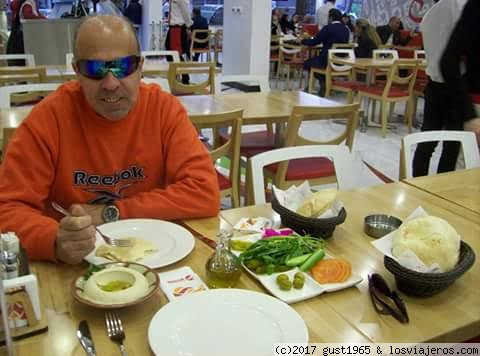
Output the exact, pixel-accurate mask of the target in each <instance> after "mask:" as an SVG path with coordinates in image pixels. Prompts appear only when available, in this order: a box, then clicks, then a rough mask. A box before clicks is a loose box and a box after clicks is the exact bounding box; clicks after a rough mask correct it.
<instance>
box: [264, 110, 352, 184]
mask: <svg viewBox="0 0 480 356" xmlns="http://www.w3.org/2000/svg"><path fill="white" fill-rule="evenodd" d="M359 108H360V104H359V103H354V104H347V105H338V106H331V107H324V106H322V107H319V106H295V107H294V108H293V110H292V114H291V115H290V118H289V119H288V125H287V131H286V134H285V140H284V144H283V147H293V146H308V145H340V144H342V143H343V142H345V145H346V146H347V148H348V149H349V150H352V147H353V139H354V135H355V129H356V127H357V121H358V109H359ZM330 119H346V120H347V121H346V124H345V130H344V131H343V132H340V133H339V134H338V135H337V136H334V137H330V138H329V139H327V140H312V139H307V138H305V137H302V136H301V135H300V126H301V124H302V122H303V121H307V120H318V121H319V120H330ZM287 171H288V162H286V161H285V162H282V163H280V164H279V165H278V169H277V172H276V173H275V180H274V181H275V184H277V186H279V187H283V186H285V185H286V184H285V183H286V176H287Z"/></svg>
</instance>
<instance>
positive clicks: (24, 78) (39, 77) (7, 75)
mask: <svg viewBox="0 0 480 356" xmlns="http://www.w3.org/2000/svg"><path fill="white" fill-rule="evenodd" d="M46 77H47V71H46V69H45V67H10V68H9V67H0V86H4V85H14V84H25V83H45V82H46Z"/></svg>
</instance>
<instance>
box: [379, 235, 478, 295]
mask: <svg viewBox="0 0 480 356" xmlns="http://www.w3.org/2000/svg"><path fill="white" fill-rule="evenodd" d="M383 262H384V264H385V268H386V269H388V270H389V271H390V272H392V274H393V275H394V276H395V282H396V283H397V288H398V289H399V290H401V291H402V292H403V293H405V294H409V295H412V296H416V297H431V296H432V295H435V294H437V293H440V292H442V291H444V290H445V289H447V288H448V287H449V286H450V285H451V284H452V283H453V282H455V280H456V279H457V278H459V277H460V276H461V275H462V274H463V273H465V271H467V270H468V269H469V268H470V267H472V265H473V263H474V262H475V253H474V252H473V250H472V248H471V247H470V246H469V245H467V243H465V242H463V241H461V244H460V258H459V260H458V263H457V265H456V266H455V267H454V268H453V269H452V270H450V271H448V272H444V273H421V272H416V271H413V270H411V269H408V268H405V267H403V266H402V265H400V264H399V263H398V262H397V261H395V260H394V259H392V258H390V257H388V256H385V257H384V260H383Z"/></svg>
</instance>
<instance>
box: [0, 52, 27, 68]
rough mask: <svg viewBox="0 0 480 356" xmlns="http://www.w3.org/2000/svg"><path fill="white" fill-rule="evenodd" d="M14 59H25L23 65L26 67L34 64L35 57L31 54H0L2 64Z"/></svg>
mask: <svg viewBox="0 0 480 356" xmlns="http://www.w3.org/2000/svg"><path fill="white" fill-rule="evenodd" d="M14 59H23V60H25V66H27V67H34V66H35V57H34V56H33V54H0V62H5V64H4V65H7V63H8V62H7V61H8V60H14Z"/></svg>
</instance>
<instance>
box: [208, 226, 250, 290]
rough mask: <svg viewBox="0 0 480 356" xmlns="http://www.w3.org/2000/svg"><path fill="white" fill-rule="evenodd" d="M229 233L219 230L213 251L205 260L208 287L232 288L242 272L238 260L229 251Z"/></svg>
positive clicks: (230, 235)
mask: <svg viewBox="0 0 480 356" xmlns="http://www.w3.org/2000/svg"><path fill="white" fill-rule="evenodd" d="M231 237H232V234H231V233H228V232H225V231H220V234H219V235H218V236H217V238H218V242H217V247H216V249H215V253H214V254H213V256H212V257H210V259H209V260H208V261H207V264H206V266H205V268H206V270H207V285H208V287H209V288H233V287H234V286H235V285H236V284H237V282H238V280H239V279H240V275H241V273H242V270H241V265H240V261H239V259H238V257H237V256H235V255H234V254H233V253H232V252H231V251H230V239H231Z"/></svg>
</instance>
